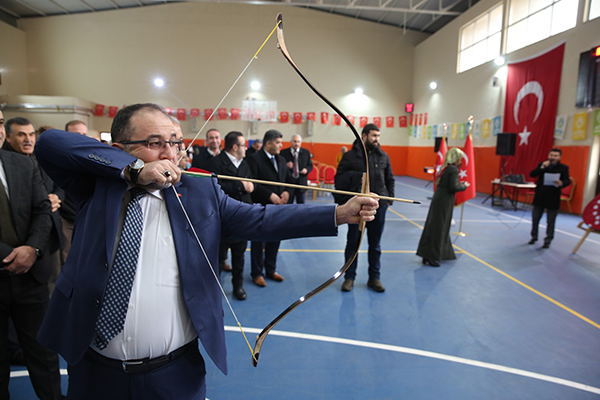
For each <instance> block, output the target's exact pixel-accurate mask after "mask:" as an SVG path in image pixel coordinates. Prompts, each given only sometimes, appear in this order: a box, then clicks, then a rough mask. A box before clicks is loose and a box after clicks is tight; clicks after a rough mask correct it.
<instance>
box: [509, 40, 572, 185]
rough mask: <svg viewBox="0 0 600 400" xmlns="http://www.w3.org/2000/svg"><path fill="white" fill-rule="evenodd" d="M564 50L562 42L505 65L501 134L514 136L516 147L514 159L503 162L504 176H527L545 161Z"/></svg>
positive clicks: (549, 145) (554, 119) (552, 133)
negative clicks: (545, 50) (542, 52)
mask: <svg viewBox="0 0 600 400" xmlns="http://www.w3.org/2000/svg"><path fill="white" fill-rule="evenodd" d="M564 51H565V45H564V43H563V44H561V45H560V46H558V47H556V48H554V49H552V50H550V51H548V52H546V53H544V54H542V55H540V56H538V57H536V58H532V59H529V60H526V61H522V62H516V63H512V64H509V65H508V75H507V77H506V102H505V103H504V132H509V133H516V134H517V145H516V149H515V155H514V157H508V159H507V160H506V164H505V166H504V171H505V173H507V174H524V175H528V174H529V172H530V171H532V170H533V169H535V167H536V166H537V164H538V163H539V162H540V161H544V160H546V159H547V158H548V152H549V151H550V149H552V145H553V143H554V122H555V121H556V107H557V105H558V92H559V88H560V75H561V72H562V63H563V54H564ZM500 163H502V161H500Z"/></svg>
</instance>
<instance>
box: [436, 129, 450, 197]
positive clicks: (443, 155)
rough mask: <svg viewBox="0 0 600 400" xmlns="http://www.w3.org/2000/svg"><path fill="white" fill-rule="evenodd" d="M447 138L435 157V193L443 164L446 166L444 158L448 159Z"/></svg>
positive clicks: (442, 142) (444, 138) (443, 140)
mask: <svg viewBox="0 0 600 400" xmlns="http://www.w3.org/2000/svg"><path fill="white" fill-rule="evenodd" d="M446 151H447V148H446V137H445V136H444V137H442V141H441V142H440V149H439V150H438V152H437V155H436V156H435V164H433V191H434V192H435V189H436V187H437V176H438V173H439V172H440V169H441V168H442V164H444V158H446Z"/></svg>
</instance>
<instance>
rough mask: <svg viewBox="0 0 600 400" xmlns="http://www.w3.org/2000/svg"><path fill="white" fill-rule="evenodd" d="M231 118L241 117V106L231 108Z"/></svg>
mask: <svg viewBox="0 0 600 400" xmlns="http://www.w3.org/2000/svg"><path fill="white" fill-rule="evenodd" d="M230 119H233V120H238V119H240V109H239V108H232V109H231V117H230Z"/></svg>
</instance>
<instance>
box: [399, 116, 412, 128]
mask: <svg viewBox="0 0 600 400" xmlns="http://www.w3.org/2000/svg"><path fill="white" fill-rule="evenodd" d="M410 117H411V119H412V115H411V116H410ZM406 120H407V118H406V117H405V116H402V117H398V127H400V128H406Z"/></svg>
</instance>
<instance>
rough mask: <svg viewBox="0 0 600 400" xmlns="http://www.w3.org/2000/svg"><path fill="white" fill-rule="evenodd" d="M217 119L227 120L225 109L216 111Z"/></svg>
mask: <svg viewBox="0 0 600 400" xmlns="http://www.w3.org/2000/svg"><path fill="white" fill-rule="evenodd" d="M217 118H218V119H227V109H226V108H219V109H217Z"/></svg>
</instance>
